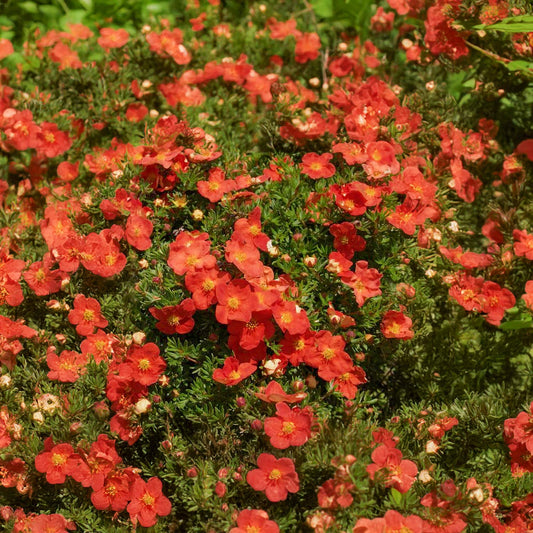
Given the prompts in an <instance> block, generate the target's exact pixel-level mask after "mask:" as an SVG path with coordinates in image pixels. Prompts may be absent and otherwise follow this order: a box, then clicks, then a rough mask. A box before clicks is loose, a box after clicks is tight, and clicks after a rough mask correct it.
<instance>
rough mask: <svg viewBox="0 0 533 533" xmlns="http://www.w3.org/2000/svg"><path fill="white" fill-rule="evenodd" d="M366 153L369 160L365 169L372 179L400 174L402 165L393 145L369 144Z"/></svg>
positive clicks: (378, 142) (364, 166)
mask: <svg viewBox="0 0 533 533" xmlns="http://www.w3.org/2000/svg"><path fill="white" fill-rule="evenodd" d="M366 153H367V156H368V159H367V161H366V163H365V164H363V168H364V169H365V171H366V173H367V174H368V176H369V177H370V178H383V177H384V176H387V175H389V174H397V173H398V172H400V163H399V162H398V160H397V159H396V151H395V149H394V147H393V146H392V144H390V143H388V142H386V141H377V142H371V143H368V146H367V147H366Z"/></svg>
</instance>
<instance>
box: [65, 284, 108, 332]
mask: <svg viewBox="0 0 533 533" xmlns="http://www.w3.org/2000/svg"><path fill="white" fill-rule="evenodd" d="M68 321H69V322H70V323H71V324H73V325H75V326H76V333H77V334H78V335H83V336H84V337H86V336H87V335H90V334H91V333H94V330H95V329H97V328H105V327H107V324H108V322H107V320H106V319H105V318H104V316H103V315H102V312H101V308H100V304H99V303H98V301H97V300H95V299H94V298H87V297H85V296H84V295H83V294H78V295H76V297H75V298H74V308H73V309H72V310H71V311H70V312H69V314H68Z"/></svg>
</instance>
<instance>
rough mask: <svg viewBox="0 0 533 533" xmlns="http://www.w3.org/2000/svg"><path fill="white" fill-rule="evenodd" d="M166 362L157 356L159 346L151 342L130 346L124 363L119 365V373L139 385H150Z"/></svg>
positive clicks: (162, 369)
mask: <svg viewBox="0 0 533 533" xmlns="http://www.w3.org/2000/svg"><path fill="white" fill-rule="evenodd" d="M166 366H167V364H166V363H165V360H164V359H163V358H162V357H160V356H159V348H158V347H157V345H156V344H154V343H153V342H149V343H147V344H145V345H144V346H132V347H131V348H130V350H129V351H128V356H127V357H126V360H125V361H124V363H122V364H121V365H120V366H119V374H120V376H121V377H124V378H126V379H132V380H134V381H136V382H137V383H140V384H141V385H152V384H153V383H155V382H156V381H157V380H158V379H159V376H161V374H162V373H163V372H164V370H165V368H166Z"/></svg>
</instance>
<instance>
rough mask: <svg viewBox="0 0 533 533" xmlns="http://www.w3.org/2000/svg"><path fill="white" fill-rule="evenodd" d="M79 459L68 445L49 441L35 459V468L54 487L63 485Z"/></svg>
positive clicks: (76, 466) (75, 467)
mask: <svg viewBox="0 0 533 533" xmlns="http://www.w3.org/2000/svg"><path fill="white" fill-rule="evenodd" d="M80 461H81V459H80V456H79V455H78V454H77V453H74V448H72V446H71V445H70V444H66V443H64V444H56V445H55V446H54V444H53V442H52V441H51V439H50V438H49V439H47V440H46V442H45V451H43V452H41V453H40V454H39V455H38V456H37V457H36V458H35V468H36V469H37V471H38V472H41V473H43V474H46V481H48V483H50V484H52V485H55V484H59V483H64V482H65V479H66V477H67V476H70V475H72V472H73V471H74V470H75V469H77V468H78V465H79V463H80Z"/></svg>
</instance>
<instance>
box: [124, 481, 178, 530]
mask: <svg viewBox="0 0 533 533" xmlns="http://www.w3.org/2000/svg"><path fill="white" fill-rule="evenodd" d="M162 489H163V484H162V483H161V480H160V479H159V478H157V477H151V478H150V479H149V480H148V481H146V482H145V481H144V480H142V479H141V478H137V479H136V480H135V482H134V483H133V487H132V488H131V501H130V503H129V504H128V513H129V514H130V519H131V521H132V522H133V523H134V524H136V523H137V522H139V524H140V525H141V526H142V527H151V526H153V525H155V524H156V523H157V517H158V516H167V515H169V514H170V511H171V510H172V505H171V503H170V500H169V499H168V498H167V497H166V496H165V495H164V494H163V492H162Z"/></svg>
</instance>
